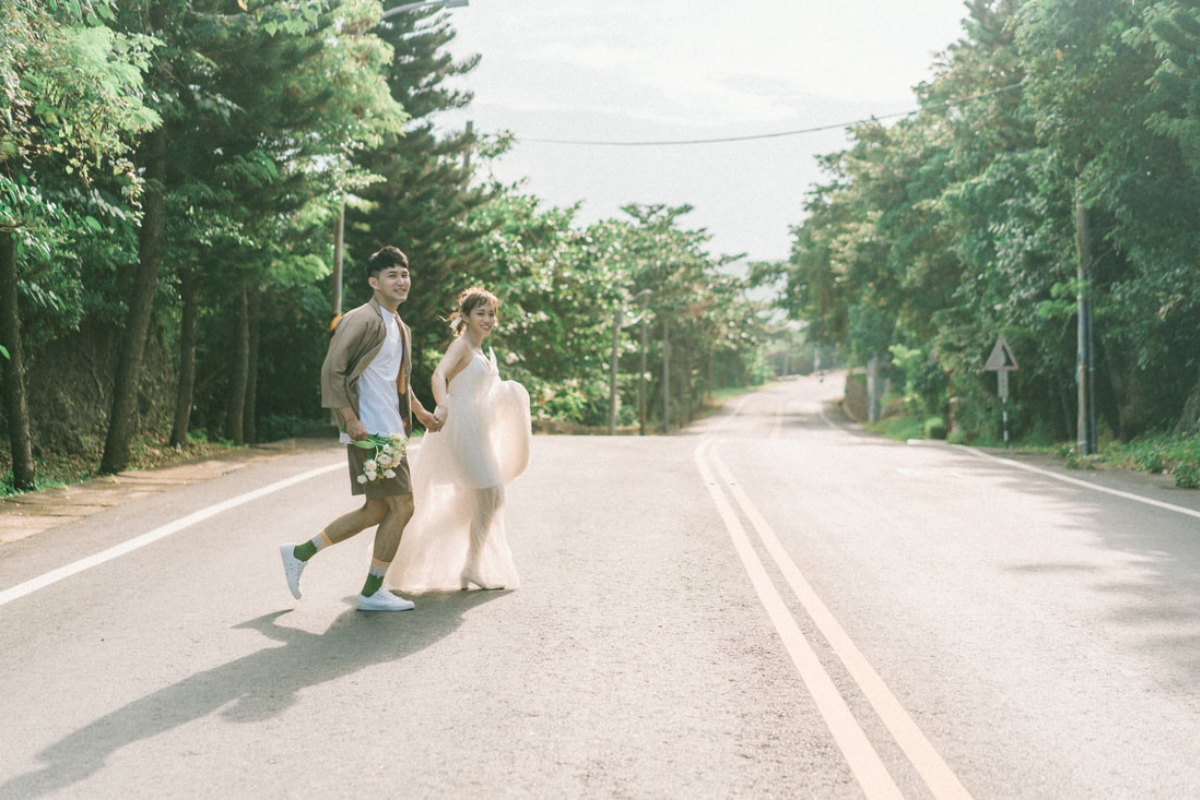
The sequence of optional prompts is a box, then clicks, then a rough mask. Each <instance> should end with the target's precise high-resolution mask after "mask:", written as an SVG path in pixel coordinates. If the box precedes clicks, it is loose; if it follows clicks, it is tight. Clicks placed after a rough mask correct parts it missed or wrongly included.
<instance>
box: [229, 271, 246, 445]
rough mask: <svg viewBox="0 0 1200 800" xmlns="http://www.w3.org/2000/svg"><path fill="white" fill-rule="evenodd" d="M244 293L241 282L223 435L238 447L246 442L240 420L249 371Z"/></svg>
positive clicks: (244, 403)
mask: <svg viewBox="0 0 1200 800" xmlns="http://www.w3.org/2000/svg"><path fill="white" fill-rule="evenodd" d="M246 294H247V293H246V285H245V284H242V286H241V289H240V291H239V293H238V300H237V315H238V318H237V339H236V340H235V342H234V346H233V359H232V363H231V364H230V369H229V407H228V412H227V416H226V418H225V436H226V438H228V439H229V440H230V441H232V442H233V443H234V445H236V446H238V447H241V446H242V445H244V444H245V443H246V432H245V429H244V428H243V425H242V420H243V417H244V413H245V410H246V382H247V379H248V375H249V372H250V370H249V367H250V320H249V317H250V313H249V308H248V305H247V296H246Z"/></svg>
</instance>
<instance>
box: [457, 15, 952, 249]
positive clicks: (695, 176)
mask: <svg viewBox="0 0 1200 800" xmlns="http://www.w3.org/2000/svg"><path fill="white" fill-rule="evenodd" d="M446 13H448V14H450V15H451V17H450V19H451V24H452V26H453V27H454V29H455V30H456V31H457V37H456V39H455V40H454V42H452V43H451V45H450V48H449V49H450V52H451V53H452V54H453V55H454V56H455V58H457V59H462V58H466V57H469V56H471V55H473V54H479V55H480V56H481V61H480V63H479V66H477V67H476V68H475V69H474V70H473V71H471V72H470V73H468V74H467V76H465V77H464V78H461V79H459V80H458V81H456V82H455V84H454V85H456V86H458V87H459V88H465V89H469V90H471V91H473V92H474V94H475V99H474V101H473V102H472V103H471V105H470V106H469V107H468V108H467V109H465V110H463V111H458V112H453V113H447V114H445V115H443V118H442V119H441V121H440V124H441V125H443V126H445V127H450V128H461V127H462V126H463V125H464V124H465V122H466V121H467V120H470V121H471V122H472V124H473V125H474V127H475V130H476V131H478V132H482V133H496V132H499V131H503V130H507V131H510V132H512V133H513V134H514V135H515V137H516V143H515V145H514V147H513V149H512V150H511V151H510V152H509V153H507V154H505V155H504V156H503V157H502V158H501V159H500V160H499V161H498V162H497V163H495V164H493V165H492V167H491V169H492V171H493V173H494V175H495V177H496V178H498V179H500V180H501V181H504V182H506V183H513V182H516V181H520V180H524V181H525V183H524V186H523V189H522V191H523V192H525V193H527V194H532V195H535V196H537V197H539V198H541V199H542V200H543V201H544V203H545V204H546V205H547V206H570V205H573V204H575V203H582V207H581V210H580V213H579V216H578V220H579V222H580V224H590V223H592V222H595V221H598V220H601V219H609V218H614V217H618V218H619V217H622V216H623V214H622V212H621V211H620V209H621V206H624V205H627V204H630V203H640V204H643V205H652V204H664V205H668V206H679V205H684V204H687V205H690V206H692V207H693V208H694V210H693V211H692V212H691V213H689V214H688V215H686V216H684V217H682V219H681V220H680V224H681V225H683V226H684V227H687V228H689V229H698V228H703V229H706V230H707V231H708V233H709V234H711V236H712V241H711V243H710V246H709V247H710V251H711V252H712V253H713V254H714V255H718V254H725V255H736V254H746V256H747V257H748V258H749V259H750V260H753V261H775V260H782V259H786V258H787V256H788V254H789V252H790V249H791V242H792V235H791V233H790V230H789V228H790V227H791V226H794V225H798V224H799V223H800V222H802V221H803V217H804V210H803V208H804V202H805V197H806V194H807V192H808V191H809V190H810V189H811V188H812V187H813V186H814V185H815V184H819V183H822V182H824V181H825V176H824V174H823V173H822V172H821V170H820V168H819V166H818V163H817V161H816V158H817V157H818V156H821V155H826V154H829V153H833V152H837V151H839V150H842V149H844V148H845V147H846V146H847V144H848V139H847V137H846V135H845V131H844V128H843V127H842V125H843V124H844V123H847V122H852V121H856V120H861V119H865V118H869V117H871V116H872V115H874V116H883V115H889V114H896V113H901V112H905V111H909V110H912V109H914V108H915V107H916V100H915V96H914V94H913V91H912V87H914V86H916V85H917V84H918V83H920V82H921V81H924V80H928V79H929V78H930V77H932V74H933V67H934V64H935V60H936V55H937V54H938V53H939V52H941V51H943V50H945V48H946V47H947V46H948V45H950V44H951V43H952V42H954V41H956V40H957V39H959V38H960V37H961V36H962V26H961V20H962V18H963V17H964V15H965V14H966V10H965V8H964V6H963V0H725V1H721V0H470V5H469V6H467V7H465V8H456V9H453V10H450V11H448V12H446ZM825 126H834V127H833V129H832V130H828V131H824V132H819V133H809V134H803V135H795V136H781V137H775V138H769V139H763V140H759V141H741V142H727V143H718V144H692V145H670V146H601V145H572V144H561V143H555V142H553V141H549V140H567V141H602V142H663V141H680V140H694V139H714V138H727V137H739V136H760V135H763V134H774V133H780V132H788V131H797V130H805V129H809V128H820V127H825Z"/></svg>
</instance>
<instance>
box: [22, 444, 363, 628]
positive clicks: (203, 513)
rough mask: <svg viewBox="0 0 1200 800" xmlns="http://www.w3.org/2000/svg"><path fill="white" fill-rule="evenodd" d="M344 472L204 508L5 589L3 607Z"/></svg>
mask: <svg viewBox="0 0 1200 800" xmlns="http://www.w3.org/2000/svg"><path fill="white" fill-rule="evenodd" d="M345 468H346V462H345V461H339V462H337V463H336V464H330V465H329V466H327V467H319V468H317V469H312V470H309V471H308V472H302V473H301V474H299V475H294V476H292V477H290V478H285V479H284V480H281V481H276V482H275V483H272V484H271V485H269V486H264V487H262V488H261V489H255V490H254V491H253V492H247V493H246V494H243V495H238V496H237V497H233V498H230V499H229V500H226V501H225V502H223V503H217V504H216V505H213V506H209V507H208V508H203V509H201V510H199V511H196V512H194V513H192V514H188V515H187V516H186V517H181V518H180V519H177V520H175V521H174V522H170V523H167V524H166V525H163V526H161V527H158V528H155V529H154V530H152V531H150V532H149V533H143V534H142V535H141V536H138V537H136V538H134V539H130V540H129V541H127V542H122V543H121V544H119V545H116V546H114V547H110V548H108V549H107V550H103V551H101V552H99V553H96V554H95V555H93V556H88V557H87V558H83V559H80V560H79V561H75V562H73V563H70V564H67V565H66V566H63V567H59V568H58V569H56V570H53V571H51V572H47V573H46V574H44V575H40V576H38V577H37V578H33V579H31V580H28V581H25V582H24V583H18V584H17V585H16V586H13V587H12V588H10V589H5V590H4V591H3V592H0V606H3V605H6V604H8V603H11V602H12V601H14V600H18V599H20V598H22V597H25V596H26V595H30V594H33V593H34V592H36V591H37V590H39V589H44V588H46V587H47V586H50V585H51V584H54V583H58V582H59V581H61V580H63V579H64V578H69V577H71V576H72V575H77V574H78V573H80V572H83V571H84V570H87V569H91V568H92V567H96V566H99V565H100V564H103V563H105V562H107V561H112V560H113V559H114V558H118V557H120V556H123V555H125V554H127V553H132V552H133V551H134V550H138V549H139V548H142V547H145V546H146V545H148V544H153V543H154V542H157V541H158V540H159V539H165V538H166V537H168V536H170V535H171V534H173V533H178V532H179V531H181V530H183V529H185V528H188V527H191V526H192V525H195V524H196V523H197V522H203V521H204V520H206V519H209V518H210V517H215V516H216V515H217V514H221V513H223V512H225V511H228V510H229V509H231V508H236V507H238V506H240V505H243V504H245V503H249V502H251V501H253V500H258V499H259V498H260V497H266V496H267V495H269V494H274V493H275V492H278V491H280V490H281V489H286V488H288V487H289V486H294V485H296V484H297V483H303V482H304V481H306V480H308V479H309V478H315V477H317V476H318V475H324V474H326V473H329V472H333V471H334V470H338V469H345Z"/></svg>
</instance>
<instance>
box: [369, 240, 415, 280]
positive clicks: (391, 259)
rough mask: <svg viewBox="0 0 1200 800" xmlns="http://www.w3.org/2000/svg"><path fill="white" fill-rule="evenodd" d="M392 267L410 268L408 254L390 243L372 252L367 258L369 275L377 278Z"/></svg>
mask: <svg viewBox="0 0 1200 800" xmlns="http://www.w3.org/2000/svg"><path fill="white" fill-rule="evenodd" d="M392 267H404V268H405V269H408V256H406V255H404V253H401V252H400V248H398V247H392V246H391V245H390V244H389V245H388V246H387V247H383V248H380V249H379V250H378V251H377V252H374V253H372V254H371V257H370V258H368V259H367V277H368V278H376V277H378V276H379V273H381V272H383V271H384V270H386V269H391V268H392Z"/></svg>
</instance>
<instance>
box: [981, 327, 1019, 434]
mask: <svg viewBox="0 0 1200 800" xmlns="http://www.w3.org/2000/svg"><path fill="white" fill-rule="evenodd" d="M983 368H984V369H985V370H987V371H989V372H995V373H996V388H997V390H998V392H999V394H1000V405H1001V407H1002V409H1003V410H1002V411H1001V417H1002V418H1003V421H1004V448H1005V449H1006V450H1007V449H1008V373H1010V372H1015V371H1016V370H1018V369H1019V367H1018V366H1017V359H1016V356H1014V355H1013V351H1012V348H1011V347H1009V346H1008V342H1006V341H1004V335H1003V334H1001V335H1000V337H999V338H998V339H996V346H995V347H993V348H992V354H991V355H990V356H988V360H987V362H986V363H985V364H984V365H983Z"/></svg>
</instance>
